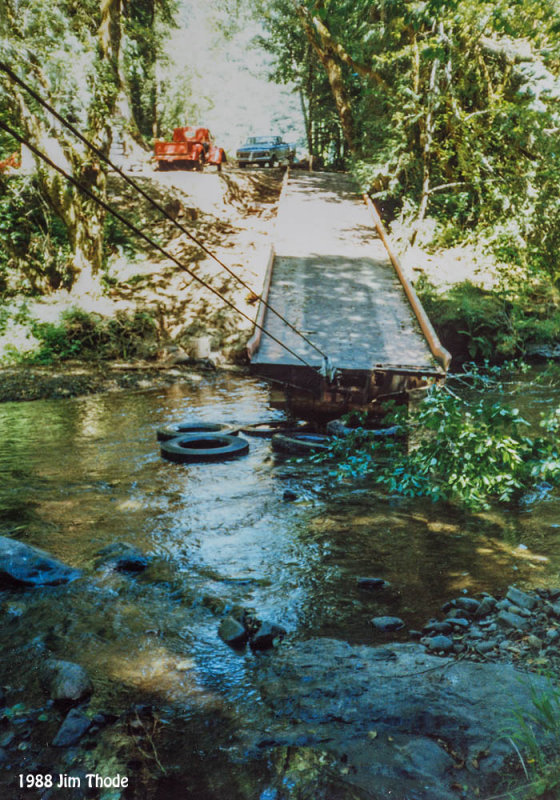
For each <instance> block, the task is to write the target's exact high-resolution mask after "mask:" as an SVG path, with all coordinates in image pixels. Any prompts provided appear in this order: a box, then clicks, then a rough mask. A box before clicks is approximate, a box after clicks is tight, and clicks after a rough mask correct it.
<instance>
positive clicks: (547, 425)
mask: <svg viewBox="0 0 560 800" xmlns="http://www.w3.org/2000/svg"><path fill="white" fill-rule="evenodd" d="M476 379H477V373H475V382H476ZM388 421H389V422H390V423H391V422H392V423H394V424H396V425H398V426H399V428H400V430H401V431H402V438H401V439H399V440H396V441H395V440H394V439H387V440H385V439H380V438H374V437H368V436H367V433H366V432H365V431H364V430H363V429H358V430H356V432H355V433H354V435H353V436H352V437H350V438H349V439H346V438H342V439H339V440H336V441H335V443H334V444H333V445H332V447H331V448H330V454H329V455H330V457H335V458H336V460H337V462H338V464H337V467H336V470H335V471H334V472H333V475H336V476H337V477H338V478H339V479H354V478H356V477H359V476H363V475H371V476H373V479H374V480H375V482H376V483H378V484H380V485H382V486H383V487H385V489H386V490H388V491H389V492H392V493H396V494H400V495H404V496H406V497H430V498H431V499H432V500H434V501H436V500H450V501H451V500H452V501H458V502H460V503H461V504H463V505H465V506H466V507H468V508H473V509H477V508H486V507H488V506H489V504H490V503H491V502H492V501H499V502H509V501H511V500H513V499H514V498H516V497H518V496H519V495H520V494H521V493H522V492H524V491H526V490H528V489H529V488H531V487H532V486H534V484H535V483H536V482H538V481H543V480H546V481H550V482H552V483H558V482H560V451H559V449H558V430H559V429H560V424H559V423H560V410H556V411H555V412H554V413H553V414H552V415H550V416H549V417H547V418H543V420H542V421H541V427H542V432H541V433H540V434H539V435H534V436H531V435H529V433H528V427H529V426H528V423H527V422H526V420H524V419H523V418H522V417H521V415H520V414H519V411H518V410H517V409H516V408H512V407H510V406H508V405H505V404H503V403H500V402H495V401H493V400H491V399H489V398H488V396H487V395H485V394H482V396H480V397H478V398H477V399H475V400H473V401H471V402H467V401H465V400H463V399H461V398H460V397H458V396H457V395H455V394H454V393H452V392H450V391H449V390H448V389H447V388H446V387H445V386H444V387H438V386H434V387H432V388H431V390H430V391H429V392H428V394H427V396H426V398H425V399H424V401H423V402H422V403H421V405H420V406H419V408H418V409H417V410H415V411H414V412H411V413H410V416H408V415H407V413H406V412H405V411H403V410H397V411H395V412H393V415H392V417H389V418H388ZM403 441H406V442H407V443H408V447H404V446H403Z"/></svg>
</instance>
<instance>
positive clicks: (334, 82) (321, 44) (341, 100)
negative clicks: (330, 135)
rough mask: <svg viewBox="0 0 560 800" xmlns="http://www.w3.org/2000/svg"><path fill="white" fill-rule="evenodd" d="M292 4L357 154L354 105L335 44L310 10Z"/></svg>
mask: <svg viewBox="0 0 560 800" xmlns="http://www.w3.org/2000/svg"><path fill="white" fill-rule="evenodd" d="M292 3H293V6H294V8H295V10H296V13H297V15H298V17H299V18H300V20H301V22H302V24H303V28H304V30H305V34H306V36H307V39H308V41H309V43H310V45H311V46H312V47H313V49H314V50H315V52H316V53H317V56H318V57H319V60H320V62H321V64H322V65H323V68H324V70H325V72H326V73H327V77H328V80H329V84H330V87H331V92H332V95H333V98H334V102H335V105H336V109H337V111H338V116H339V119H340V125H341V127H342V132H343V134H344V138H345V140H346V144H347V146H348V149H349V151H350V152H351V153H355V151H356V144H355V131H354V116H353V112H352V104H351V101H350V95H349V93H348V91H347V89H346V84H345V82H344V76H343V74H342V67H341V66H340V61H339V59H338V57H337V53H336V46H335V43H334V42H333V40H332V37H331V36H330V33H329V32H328V29H327V28H326V26H325V25H324V23H321V24H320V25H319V24H317V20H315V19H314V18H312V17H311V14H310V13H309V10H308V9H307V8H306V7H305V6H302V5H300V4H299V3H298V2H297V0H292Z"/></svg>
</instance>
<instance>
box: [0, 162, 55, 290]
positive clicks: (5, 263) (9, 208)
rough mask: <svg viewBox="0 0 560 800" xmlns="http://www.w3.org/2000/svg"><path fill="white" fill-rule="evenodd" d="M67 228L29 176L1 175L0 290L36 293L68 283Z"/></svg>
mask: <svg viewBox="0 0 560 800" xmlns="http://www.w3.org/2000/svg"><path fill="white" fill-rule="evenodd" d="M70 262H71V248H70V243H69V240H68V234H67V231H66V228H65V227H64V225H63V224H62V223H61V221H60V219H59V218H58V217H56V216H55V215H54V214H53V213H52V210H51V208H50V207H49V206H48V204H47V203H46V202H45V201H44V199H43V197H42V195H41V193H40V192H39V190H38V186H37V182H36V181H35V179H34V178H33V177H30V176H22V177H19V176H11V177H9V178H7V177H6V178H2V176H0V292H2V293H3V294H5V295H6V294H13V293H15V292H19V293H23V294H35V293H38V292H44V291H47V290H49V289H56V288H58V287H60V286H68V285H69V284H70V283H71V272H70Z"/></svg>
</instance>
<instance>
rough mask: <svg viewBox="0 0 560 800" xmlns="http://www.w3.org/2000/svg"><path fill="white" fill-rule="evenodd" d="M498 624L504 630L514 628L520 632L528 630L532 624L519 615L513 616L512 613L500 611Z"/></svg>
mask: <svg viewBox="0 0 560 800" xmlns="http://www.w3.org/2000/svg"><path fill="white" fill-rule="evenodd" d="M497 622H498V625H501V626H502V627H503V628H513V629H514V630H519V631H524V630H526V629H527V628H528V627H529V624H530V623H529V620H528V619H526V618H525V617H520V616H519V614H512V613H511V611H500V613H499V614H498V617H497Z"/></svg>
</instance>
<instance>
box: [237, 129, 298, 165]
mask: <svg viewBox="0 0 560 800" xmlns="http://www.w3.org/2000/svg"><path fill="white" fill-rule="evenodd" d="M236 156H237V163H238V164H239V166H240V167H247V166H249V165H250V164H259V165H260V166H264V165H265V164H268V165H269V166H270V167H274V166H276V164H291V163H292V161H293V160H294V157H295V148H293V147H292V146H291V145H289V144H287V143H286V142H284V141H282V137H281V136H250V137H249V138H248V139H247V141H246V142H245V144H243V145H241V147H240V148H239V149H238V150H237V153H236Z"/></svg>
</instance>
